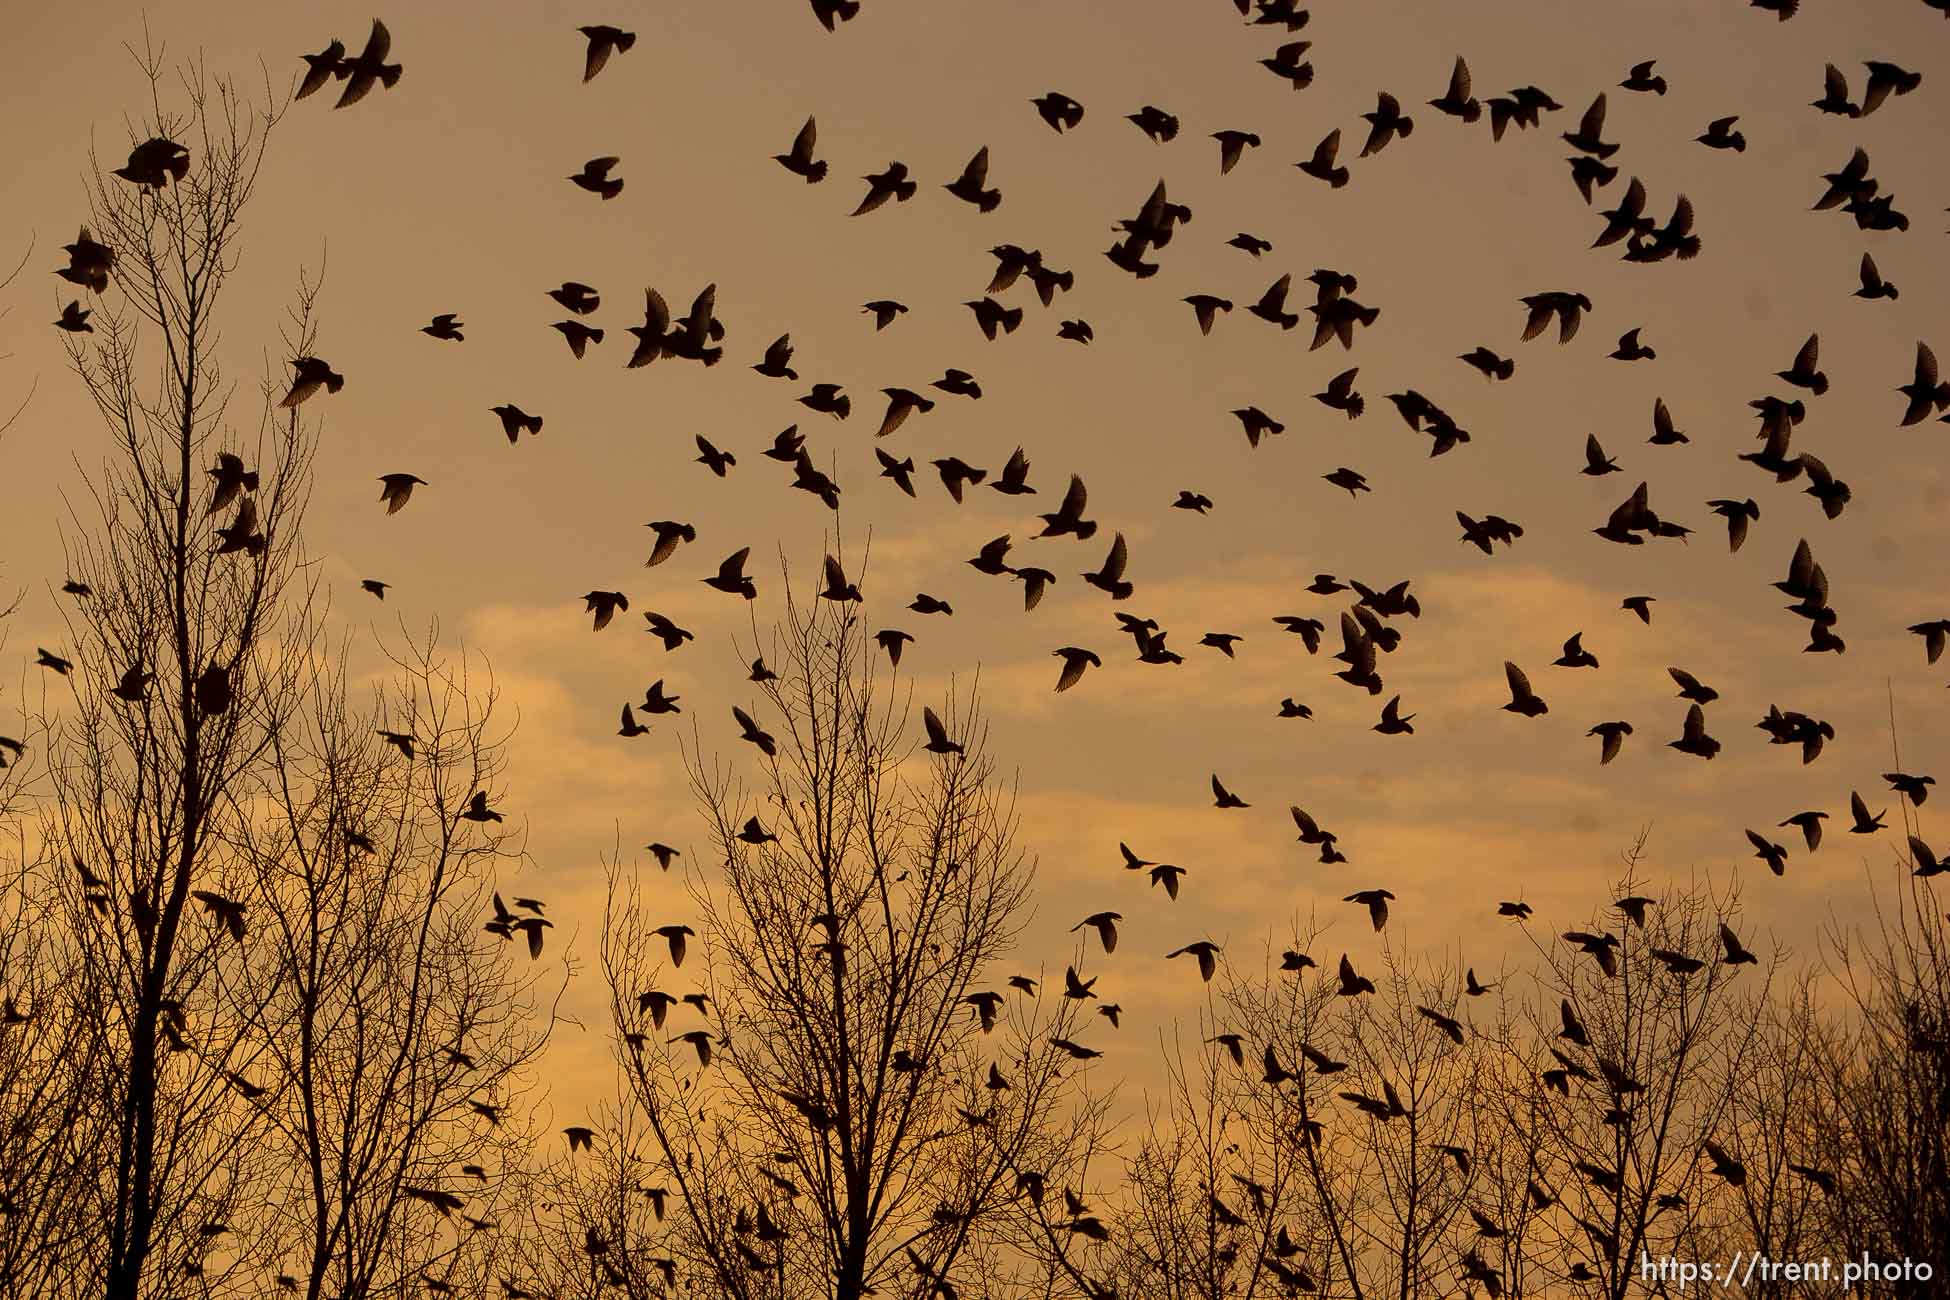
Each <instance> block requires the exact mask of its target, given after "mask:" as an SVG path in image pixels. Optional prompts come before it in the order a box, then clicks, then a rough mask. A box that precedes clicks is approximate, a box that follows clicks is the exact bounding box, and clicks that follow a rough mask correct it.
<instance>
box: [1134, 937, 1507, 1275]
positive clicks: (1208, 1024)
mask: <svg viewBox="0 0 1950 1300" xmlns="http://www.w3.org/2000/svg"><path fill="white" fill-rule="evenodd" d="M1316 951H1321V952H1323V953H1324V952H1326V951H1330V950H1325V949H1323V948H1322V941H1321V936H1320V934H1319V933H1318V932H1313V931H1310V932H1308V933H1307V934H1305V935H1300V936H1296V937H1295V938H1294V940H1293V943H1292V946H1291V947H1289V948H1288V949H1286V951H1285V952H1284V953H1283V954H1282V959H1281V961H1280V963H1279V966H1278V967H1274V966H1273V965H1272V963H1271V961H1270V960H1269V961H1268V962H1267V963H1265V966H1266V967H1267V969H1265V970H1263V971H1262V972H1261V973H1258V974H1255V975H1254V976H1252V977H1250V978H1246V977H1241V976H1238V975H1237V974H1235V972H1233V971H1232V970H1231V969H1229V968H1227V969H1226V970H1225V974H1224V976H1223V977H1222V980H1221V983H1220V988H1221V992H1220V994H1219V995H1218V996H1217V998H1216V999H1214V1001H1213V1005H1212V1006H1211V1007H1210V1008H1208V1010H1207V1012H1206V1014H1205V1015H1204V1016H1203V1017H1202V1019H1201V1024H1200V1032H1201V1036H1202V1037H1203V1038H1204V1039H1205V1050H1204V1051H1203V1052H1201V1053H1200V1059H1199V1060H1198V1061H1197V1062H1195V1063H1194V1065H1193V1067H1192V1069H1191V1070H1188V1069H1187V1068H1186V1066H1185V1065H1184V1063H1183V1053H1182V1052H1178V1053H1175V1054H1174V1056H1175V1057H1176V1059H1171V1058H1169V1057H1168V1060H1167V1078H1168V1084H1167V1087H1168V1090H1169V1092H1168V1103H1167V1105H1166V1107H1165V1108H1164V1109H1165V1111H1166V1113H1167V1116H1168V1118H1167V1119H1166V1122H1163V1123H1160V1117H1159V1116H1158V1115H1156V1114H1154V1116H1153V1118H1152V1122H1151V1126H1150V1132H1149V1134H1148V1136H1147V1139H1146V1140H1144V1141H1143V1142H1141V1143H1140V1145H1139V1148H1138V1153H1137V1156H1136V1158H1135V1159H1134V1160H1133V1162H1132V1165H1131V1184H1130V1196H1131V1197H1132V1201H1133V1204H1132V1205H1131V1208H1130V1212H1129V1213H1128V1214H1127V1215H1126V1216H1125V1217H1126V1220H1127V1222H1129V1223H1130V1224H1131V1225H1132V1228H1131V1232H1132V1236H1133V1237H1134V1240H1133V1241H1132V1242H1131V1243H1130V1250H1129V1251H1128V1252H1127V1254H1134V1255H1135V1256H1136V1259H1135V1264H1134V1265H1127V1267H1126V1269H1125V1270H1124V1275H1125V1276H1126V1277H1127V1278H1128V1279H1129V1280H1130V1283H1131V1287H1132V1289H1135V1290H1139V1291H1140V1292H1141V1293H1143V1294H1147V1295H1150V1294H1157V1295H1166V1296H1172V1297H1178V1296H1184V1297H1202V1298H1206V1300H1218V1298H1219V1297H1223V1296H1229V1295H1239V1296H1248V1297H1250V1296H1254V1295H1281V1294H1289V1293H1292V1292H1294V1291H1303V1292H1310V1291H1314V1290H1318V1291H1319V1292H1320V1293H1322V1294H1330V1295H1348V1296H1397V1295H1399V1296H1413V1295H1424V1294H1431V1293H1434V1292H1436V1291H1439V1290H1441V1289H1443V1288H1444V1287H1446V1286H1447V1285H1448V1283H1449V1281H1450V1279H1451V1278H1452V1277H1453V1276H1454V1275H1455V1271H1456V1268H1457V1266H1458V1263H1459V1261H1460V1260H1461V1258H1462V1257H1463V1256H1464V1254H1465V1253H1466V1251H1467V1249H1468V1247H1467V1245H1466V1244H1465V1242H1466V1239H1467V1238H1468V1236H1469V1235H1470V1234H1468V1233H1465V1232H1459V1231H1458V1229H1457V1224H1458V1223H1459V1222H1463V1223H1466V1222H1467V1220H1465V1219H1464V1218H1463V1213H1464V1210H1465V1208H1466V1197H1467V1196H1468V1195H1469V1194H1470V1192H1471V1190H1472V1188H1473V1186H1474V1183H1475V1178H1474V1166H1473V1164H1472V1163H1471V1161H1470V1159H1469V1155H1470V1153H1471V1152H1474V1151H1476V1150H1480V1149H1481V1145H1482V1137H1481V1135H1480V1133H1479V1129H1481V1128H1483V1127H1484V1125H1483V1123H1482V1117H1483V1116H1484V1115H1485V1114H1486V1113H1487V1112H1486V1109H1485V1108H1484V1106H1483V1105H1482V1101H1483V1098H1482V1096H1481V1095H1480V1090H1479V1081H1480V1076H1481V1071H1482V1064H1481V1057H1482V1045H1481V1040H1480V1039H1479V1038H1478V1037H1477V1036H1476V1035H1475V1033H1474V1031H1473V1030H1472V1029H1471V1028H1470V1027H1469V1026H1468V1025H1467V1013H1466V1012H1463V1011H1462V1010H1461V1009H1459V1008H1458V1007H1457V1006H1456V1003H1457V1001H1458V999H1459V998H1460V996H1461V994H1460V990H1459V989H1457V987H1456V985H1457V982H1458V981H1457V980H1456V978H1455V977H1454V976H1453V975H1451V974H1445V973H1439V972H1437V971H1435V970H1433V969H1420V968H1418V966H1417V965H1416V964H1414V963H1412V962H1411V961H1409V960H1408V959H1407V958H1405V957H1403V956H1402V955H1401V954H1400V953H1398V952H1397V951H1396V950H1395V949H1394V948H1393V947H1392V946H1385V947H1384V949H1383V953H1382V958H1381V962H1380V964H1379V965H1378V966H1376V967H1374V968H1373V969H1371V970H1368V971H1366V972H1365V973H1364V972H1362V971H1359V970H1355V969H1354V968H1353V967H1352V966H1350V967H1349V969H1350V971H1351V973H1352V974H1353V977H1354V981H1356V982H1357V983H1356V984H1355V985H1354V987H1359V985H1358V981H1360V980H1362V979H1367V980H1369V981H1370V982H1371V983H1372V985H1373V987H1372V988H1371V989H1369V990H1367V991H1363V992H1351V993H1350V992H1346V991H1345V990H1347V989H1348V988H1349V987H1350V984H1349V983H1348V982H1346V981H1344V980H1343V977H1342V974H1341V971H1340V964H1341V961H1340V957H1339V956H1338V955H1336V956H1334V957H1331V958H1326V959H1324V960H1323V959H1322V958H1316V957H1315V956H1314V955H1313V953H1314V952H1316ZM1322 966H1325V967H1326V969H1325V970H1323V969H1321V967H1322ZM1309 971H1311V972H1312V974H1309V973H1308V972H1309ZM1208 1031H1209V1032H1208ZM1458 1039H1460V1041H1458ZM1194 1071H1195V1073H1194ZM1450 1150H1454V1151H1459V1152H1461V1153H1462V1155H1461V1157H1460V1158H1457V1157H1456V1156H1453V1155H1450V1154H1448V1151H1450Z"/></svg>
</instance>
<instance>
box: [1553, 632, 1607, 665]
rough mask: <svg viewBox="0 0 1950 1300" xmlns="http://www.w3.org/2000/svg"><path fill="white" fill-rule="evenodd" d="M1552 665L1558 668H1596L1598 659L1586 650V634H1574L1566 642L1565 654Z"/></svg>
mask: <svg viewBox="0 0 1950 1300" xmlns="http://www.w3.org/2000/svg"><path fill="white" fill-rule="evenodd" d="M1551 664H1552V665H1553V666H1554V667H1557V668H1596V667H1597V666H1598V657H1597V656H1596V655H1594V654H1592V653H1591V652H1590V651H1589V650H1586V649H1585V648H1584V633H1582V632H1573V633H1572V634H1571V636H1570V638H1569V639H1568V640H1566V641H1565V642H1564V652H1563V653H1562V654H1560V655H1559V656H1558V657H1557V658H1555V659H1553V660H1551Z"/></svg>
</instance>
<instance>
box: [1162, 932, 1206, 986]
mask: <svg viewBox="0 0 1950 1300" xmlns="http://www.w3.org/2000/svg"><path fill="white" fill-rule="evenodd" d="M1218 954H1219V945H1218V944H1216V943H1213V942H1212V941H1211V940H1210V939H1200V940H1198V941H1197V942H1195V943H1188V944H1186V945H1185V946H1184V947H1183V948H1179V949H1176V950H1174V951H1172V952H1168V953H1166V954H1165V959H1166V960H1167V961H1169V960H1170V959H1171V958H1173V957H1184V956H1187V955H1190V956H1192V957H1194V958H1196V959H1197V960H1198V974H1199V978H1200V979H1201V980H1203V981H1204V982H1205V983H1207V984H1210V983H1211V982H1212V973H1213V971H1215V970H1216V969H1218Z"/></svg>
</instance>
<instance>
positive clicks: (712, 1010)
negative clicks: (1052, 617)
mask: <svg viewBox="0 0 1950 1300" xmlns="http://www.w3.org/2000/svg"><path fill="white" fill-rule="evenodd" d="M790 585H791V583H790V575H789V574H788V575H787V581H786V586H787V588H788V595H787V598H786V606H785V611H784V616H783V618H782V619H781V621H780V623H779V625H778V627H777V629H776V631H775V633H774V636H773V639H772V643H771V646H770V648H769V654H768V655H767V659H768V661H769V662H770V663H772V664H773V665H775V666H776V670H777V674H778V676H777V677H776V678H775V679H771V680H767V681H764V682H762V683H759V684H757V686H756V689H755V695H756V700H757V703H755V704H754V706H753V707H752V708H751V709H749V710H748V712H749V713H750V714H751V716H752V718H753V722H754V725H755V727H756V728H758V729H761V730H766V731H767V732H768V734H767V736H766V742H765V746H766V747H765V749H764V752H763V754H762V760H761V772H762V777H761V779H760V791H761V793H760V795H759V796H758V797H757V798H754V797H752V796H751V795H749V794H748V793H747V792H746V790H745V789H744V788H743V786H742V785H741V784H740V783H739V782H738V781H737V780H736V779H735V777H734V776H733V774H732V771H731V768H730V766H729V765H728V764H726V763H724V762H722V761H715V762H714V761H709V760H707V759H706V758H705V757H704V751H703V748H702V742H701V741H698V740H695V739H694V740H693V742H692V743H691V744H690V745H689V746H687V749H686V761H687V770H688V772H689V774H690V780H691V786H692V791H693V793H694V795H695V796H696V800H697V803H698V806H699V808H700V809H701V811H702V813H703V815H704V818H705V821H706V824H707V836H706V842H707V844H708V846H709V847H708V849H707V850H706V852H707V854H708V856H709V857H710V858H711V859H713V860H714V868H713V869H711V870H709V871H700V872H699V873H697V874H695V875H693V876H692V877H691V878H690V880H689V890H688V893H689V899H690V903H691V905H692V908H693V909H694V911H692V912H691V913H689V914H687V915H686V914H680V913H678V912H677V910H676V909H675V908H674V907H673V906H671V904H670V902H669V901H668V894H667V893H666V892H665V891H663V890H652V889H648V888H646V887H645V885H644V883H643V882H641V881H639V880H637V879H634V878H632V877H631V876H629V875H627V874H626V873H625V872H624V870H622V869H621V868H620V867H615V868H612V871H611V876H610V905H609V910H608V913H607V918H606V922H605V928H604V934H603V943H602V964H603V970H604V974H605V977H606V979H607V982H608V985H609V990H610V998H611V1014H612V1017H613V1026H614V1030H615V1032H616V1035H617V1039H618V1043H617V1049H618V1058H619V1061H620V1065H621V1068H622V1072H623V1076H624V1081H625V1083H624V1088H623V1096H622V1098H621V1100H620V1101H619V1103H618V1109H617V1111H616V1112H615V1113H614V1114H613V1115H612V1116H611V1121H612V1123H613V1124H614V1125H615V1126H616V1130H615V1133H614V1135H613V1142H612V1143H611V1144H608V1145H605V1147H603V1148H602V1149H601V1152H600V1158H601V1159H602V1161H603V1162H604V1165H605V1167H606V1169H607V1170H608V1172H609V1181H608V1182H607V1183H606V1184H604V1187H605V1189H606V1190H605V1191H604V1193H603V1194H602V1195H600V1196H596V1197H592V1198H587V1199H586V1200H585V1201H584V1202H583V1205H582V1212H583V1213H584V1214H586V1215H587V1216H588V1217H587V1218H584V1219H583V1220H581V1221H572V1222H570V1223H569V1224H568V1226H567V1230H566V1231H565V1232H564V1233H563V1236H562V1241H563V1248H564V1249H565V1250H567V1251H571V1252H577V1253H580V1254H581V1255H582V1257H583V1260H584V1262H583V1263H581V1264H580V1265H579V1267H580V1268H582V1269H583V1270H585V1271H586V1270H588V1269H589V1268H591V1267H592V1265H591V1263H590V1262H588V1261H589V1260H590V1259H591V1258H592V1257H591V1255H590V1254H589V1247H590V1246H591V1245H592V1244H593V1243H592V1241H591V1239H590V1238H589V1236H588V1233H589V1232H590V1231H592V1230H593V1231H595V1232H596V1233H598V1234H599V1235H600V1236H601V1239H602V1242H603V1243H605V1244H606V1246H607V1248H608V1250H609V1251H610V1252H612V1253H611V1255H610V1256H609V1257H610V1259H611V1260H621V1259H638V1260H639V1262H640V1259H639V1257H641V1256H644V1255H646V1254H647V1255H648V1256H650V1257H653V1258H659V1259H669V1260H671V1261H673V1263H672V1265H671V1267H672V1268H673V1269H674V1270H675V1271H676V1273H677V1274H678V1275H679V1276H681V1277H682V1278H684V1279H685V1285H687V1286H690V1287H692V1288H697V1289H701V1290H703V1291H704V1292H706V1293H708V1294H719V1295H725V1296H737V1297H759V1296H769V1295H779V1296H786V1295H799V1294H808V1293H817V1294H827V1295H832V1296H835V1297H839V1298H841V1300H855V1298H856V1297H859V1296H862V1295H866V1294H869V1293H870V1292H871V1293H874V1294H879V1295H882V1296H888V1295H914V1296H926V1295H928V1294H930V1293H932V1292H934V1291H936V1290H945V1289H948V1288H953V1287H955V1286H957V1285H959V1283H957V1282H955V1281H953V1280H951V1279H953V1278H955V1277H957V1276H960V1277H961V1278H963V1279H973V1278H977V1277H983V1278H988V1279H990V1280H992V1281H998V1282H999V1281H1000V1280H1001V1279H1002V1278H1003V1277H1004V1276H1014V1275H1017V1274H1020V1275H1021V1276H1025V1277H1026V1276H1038V1275H1040V1276H1047V1275H1048V1273H1049V1272H1050V1270H1051V1269H1052V1267H1053V1266H1052V1265H1051V1264H1050V1262H1049V1261H1047V1260H1042V1261H1038V1260H1036V1259H1034V1258H1032V1257H1030V1256H1029V1255H1026V1254H1024V1253H1023V1251H1021V1250H1020V1249H1015V1248H1013V1247H1011V1246H1010V1245H1009V1243H1011V1242H1015V1243H1018V1244H1021V1243H1027V1242H1030V1241H1032V1240H1033V1235H1032V1228H1031V1223H1030V1221H1029V1219H1027V1218H1026V1217H1025V1210H1026V1209H1027V1208H1029V1207H1030V1206H1031V1203H1032V1199H1033V1198H1040V1197H1041V1196H1042V1195H1043V1186H1044V1178H1045V1176H1048V1177H1049V1179H1050V1185H1051V1193H1050V1195H1051V1199H1052V1200H1054V1185H1055V1178H1056V1177H1058V1176H1060V1170H1059V1166H1061V1165H1062V1164H1063V1162H1064V1160H1065V1159H1066V1157H1067V1156H1068V1155H1069V1154H1070V1153H1071V1152H1073V1151H1074V1149H1075V1148H1076V1147H1077V1146H1078V1144H1079V1143H1080V1142H1081V1141H1083V1140H1084V1139H1085V1138H1086V1137H1087V1136H1088V1135H1089V1134H1090V1132H1091V1131H1092V1125H1093V1117H1094V1116H1095V1115H1096V1114H1097V1111H1096V1109H1095V1106H1094V1103H1092V1102H1091V1101H1090V1100H1089V1099H1088V1098H1087V1097H1086V1096H1085V1095H1084V1092H1083V1087H1082V1074H1081V1072H1080V1071H1079V1069H1078V1067H1077V1060H1078V1059H1079V1058H1081V1057H1084V1056H1086V1054H1088V1053H1089V1052H1090V1051H1091V1049H1089V1048H1088V1047H1086V1046H1085V1045H1083V1044H1082V1043H1081V1042H1079V1041H1078V1040H1079V1039H1080V1038H1081V1037H1082V1036H1083V1033H1084V1029H1083V1026H1084V1019H1083V1016H1084V1014H1085V1013H1084V1012H1083V1010H1082V1009H1081V1004H1080V1003H1079V1002H1077V1001H1074V1000H1070V999H1065V998H1062V997H1059V996H1056V995H1055V991H1054V990H1049V991H1044V990H1043V989H1042V986H1041V985H1040V984H1037V985H1036V986H1035V988H1036V991H1035V992H1030V991H1027V990H1026V989H1023V988H1017V989H1014V990H1007V989H1006V988H1004V987H998V986H1000V985H1001V984H1002V980H1001V977H1002V976H1003V975H1004V974H1005V973H1007V972H1005V971H1004V969H1003V968H1002V967H1001V963H1002V961H1003V960H1004V959H1005V958H1006V957H1007V955H1008V954H1009V952H1010V951H1011V950H1012V947H1013V945H1014V943H1015V940H1016V938H1017V936H1018V933H1019V930H1020V927H1021V924H1022V921H1023V919H1024V914H1025V908H1026V906H1027V904H1028V901H1029V896H1030V887H1031V884H1032V881H1033V864H1032V863H1031V862H1030V861H1029V860H1028V858H1027V857H1026V856H1025V854H1024V853H1023V851H1022V850H1021V849H1020V848H1019V847H1018V844H1017V839H1016V820H1015V815H1014V812H1013V808H1012V803H1011V800H1010V797H1009V796H1008V795H1007V793H1006V792H1005V791H1004V790H1003V789H1002V788H1000V786H999V784H998V782H997V780H996V775H995V764H994V760H993V759H991V758H990V757H989V756H988V754H987V753H986V752H985V750H984V731H983V728H982V726H981V721H980V712H979V709H978V707H977V705H976V703H975V701H974V700H973V699H972V698H971V699H969V700H967V701H966V702H961V703H958V702H957V701H956V700H955V698H954V697H953V696H952V695H951V696H950V698H949V700H948V701H947V703H946V704H945V705H944V707H943V709H942V711H941V713H940V715H939V718H938V722H939V724H940V727H941V732H942V734H940V735H938V736H936V737H935V740H934V742H933V743H934V748H935V750H936V752H933V753H929V752H923V751H920V750H918V749H917V748H916V747H915V745H914V743H913V742H912V741H910V740H908V739H907V738H906V737H907V721H908V719H907V715H906V711H905V709H904V708H902V707H900V706H899V705H898V704H897V702H896V700H895V692H894V691H893V690H891V689H890V688H889V685H888V684H886V683H883V682H882V681H880V680H879V679H878V676H877V673H876V670H875V663H874V658H873V655H872V653H871V644H870V642H868V641H867V638H866V636H865V632H864V624H863V620H862V619H861V617H860V614H859V613H858V610H857V607H856V606H855V605H853V604H852V603H850V602H835V601H829V600H824V599H814V600H813V601H812V602H811V603H810V604H809V605H807V604H801V603H799V602H798V601H797V600H795V599H794V598H793V597H792V595H791V594H790V590H789V589H790ZM928 713H929V716H930V717H932V716H933V712H932V710H929V711H928ZM772 732H775V733H776V739H773V738H772V736H771V734H769V733H772ZM951 747H952V749H951ZM653 879H655V880H657V881H658V882H659V883H660V882H661V878H660V877H656V878H653ZM691 922H695V925H694V927H692V929H691V930H690V931H689V932H686V931H680V930H677V929H674V928H672V927H675V926H679V925H689V924H690V923H691ZM687 940H689V942H686V941H687ZM692 988H695V990H696V991H697V992H698V993H701V994H703V995H704V1000H703V1001H702V1002H700V1003H698V1004H697V1005H688V1004H687V1003H685V1002H680V1001H675V999H676V998H677V997H678V996H679V995H684V996H686V997H688V996H690V994H691V991H692ZM991 1028H992V1032H990V1030H991ZM592 1154H595V1153H592ZM568 1158H569V1159H571V1160H575V1159H589V1158H590V1157H589V1156H576V1155H573V1154H572V1155H570V1156H569V1157H568ZM626 1186H628V1187H629V1190H630V1193H631V1194H624V1193H623V1192H621V1191H620V1190H619V1189H622V1188H624V1187H626ZM659 1213H661V1215H662V1217H663V1218H664V1222H663V1224H662V1228H661V1231H659V1230H658V1228H657V1225H656V1218H657V1217H658V1216H659ZM597 1264H598V1265H599V1264H600V1261H599V1260H598V1261H597ZM633 1267H634V1266H633ZM659 1267H661V1266H659ZM666 1280H667V1279H666ZM632 1285H636V1286H640V1285H642V1282H641V1281H633V1282H632Z"/></svg>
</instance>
